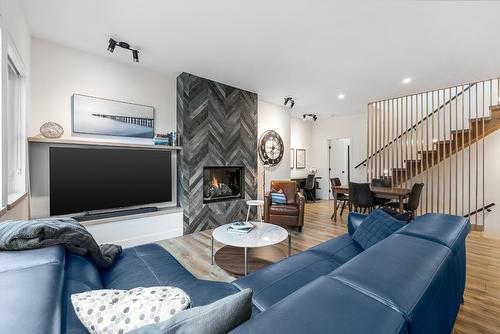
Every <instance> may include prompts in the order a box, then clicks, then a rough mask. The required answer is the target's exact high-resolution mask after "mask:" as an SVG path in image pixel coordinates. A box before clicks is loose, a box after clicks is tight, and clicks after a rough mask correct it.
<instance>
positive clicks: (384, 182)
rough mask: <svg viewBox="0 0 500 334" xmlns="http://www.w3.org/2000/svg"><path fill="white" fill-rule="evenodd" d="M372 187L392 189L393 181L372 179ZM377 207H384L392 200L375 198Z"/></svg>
mask: <svg viewBox="0 0 500 334" xmlns="http://www.w3.org/2000/svg"><path fill="white" fill-rule="evenodd" d="M372 187H383V188H391V187H392V185H391V180H390V179H372ZM374 201H375V206H378V207H382V206H384V205H386V204H387V203H389V202H390V201H391V200H390V199H387V198H381V197H377V196H375V199H374Z"/></svg>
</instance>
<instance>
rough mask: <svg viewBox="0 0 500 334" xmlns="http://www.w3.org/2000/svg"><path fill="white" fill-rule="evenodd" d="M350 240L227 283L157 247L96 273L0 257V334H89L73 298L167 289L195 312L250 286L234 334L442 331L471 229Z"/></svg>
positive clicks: (56, 261)
mask: <svg viewBox="0 0 500 334" xmlns="http://www.w3.org/2000/svg"><path fill="white" fill-rule="evenodd" d="M363 218H364V216H363V215H360V214H356V213H351V214H350V216H349V224H348V227H349V233H346V234H345V235H342V236H339V237H337V238H334V239H331V240H329V241H327V242H325V243H323V244H320V245H318V246H316V247H313V248H311V249H309V250H307V251H305V252H302V253H300V254H297V255H295V256H292V257H290V258H288V259H285V260H283V261H281V262H278V263H276V264H273V265H270V266H268V267H266V268H264V269H261V270H259V271H256V272H254V273H252V274H250V275H249V276H247V277H244V278H240V279H238V280H236V281H234V282H233V283H221V282H212V281H205V280H199V279H197V278H195V277H194V276H193V275H192V274H191V273H189V272H188V271H187V270H186V269H185V268H184V267H182V265H180V263H179V262H177V260H176V259H175V258H174V257H173V256H172V255H170V254H169V253H168V252H167V251H165V250H164V249H163V248H161V247H160V246H158V245H155V244H149V245H144V246H139V247H134V248H129V249H126V250H124V252H123V254H122V256H121V257H120V258H119V259H118V260H117V262H116V264H115V265H113V267H111V268H109V269H107V270H104V271H99V270H98V269H97V268H96V267H95V266H94V265H93V264H92V263H91V262H90V261H89V260H88V259H87V258H85V257H81V256H76V255H72V254H68V253H67V252H65V250H64V249H63V248H62V247H59V246H55V247H50V248H45V249H39V250H30V251H17V252H0V296H1V298H0V326H1V330H0V332H1V333H16V334H21V333H30V334H33V333H43V334H49V333H71V334H77V333H87V331H86V330H85V328H84V327H83V326H82V325H81V323H80V321H79V320H78V319H77V317H76V315H75V313H74V311H73V308H72V306H71V302H70V295H71V294H72V293H77V292H83V291H87V290H92V289H102V288H115V289H130V288H133V287H137V286H154V285H171V286H176V287H180V288H182V289H184V290H185V291H186V292H187V293H188V294H189V295H190V296H191V300H192V305H193V306H198V305H205V304H208V303H211V302H213V301H215V300H217V299H219V298H222V297H224V296H227V295H230V294H233V293H235V292H237V291H239V289H243V288H247V287H249V288H252V289H253V291H254V311H253V314H252V318H251V319H250V320H248V321H247V322H245V323H244V324H242V325H240V326H239V327H238V328H236V329H235V330H233V333H237V334H242V333H256V334H257V333H258V334H264V333H287V334H288V333H308V334H312V333H363V334H365V333H384V334H389V333H426V334H432V333H450V332H451V331H452V328H453V324H454V322H455V318H456V315H457V312H458V310H459V307H460V304H461V302H462V300H463V299H462V298H463V292H464V288H465V238H466V236H467V234H468V232H469V229H470V224H469V222H468V221H467V220H466V219H464V218H461V217H456V216H449V215H436V214H427V215H424V216H421V217H418V218H417V219H416V220H415V221H413V222H412V223H410V224H408V225H406V226H405V227H403V228H402V229H400V230H399V231H397V232H396V233H394V234H393V235H391V236H389V237H388V238H386V239H384V240H383V241H381V242H379V243H378V244H376V245H375V246H373V247H371V248H369V249H367V250H365V251H363V250H362V249H361V248H360V247H359V246H358V245H357V244H356V243H355V242H354V241H352V239H351V236H350V235H351V234H352V233H353V232H354V231H355V229H356V228H357V226H359V224H360V223H361V221H362V220H363Z"/></svg>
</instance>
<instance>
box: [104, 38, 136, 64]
mask: <svg viewBox="0 0 500 334" xmlns="http://www.w3.org/2000/svg"><path fill="white" fill-rule="evenodd" d="M116 46H119V47H121V48H122V49H126V50H130V51H131V52H132V60H133V61H134V63H138V62H139V50H135V49H132V48H131V47H130V44H128V43H127V42H117V41H115V40H114V39H112V38H110V39H109V42H108V51H109V52H111V53H113V51H115V47H116Z"/></svg>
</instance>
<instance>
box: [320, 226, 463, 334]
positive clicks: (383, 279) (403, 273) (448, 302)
mask: <svg viewBox="0 0 500 334" xmlns="http://www.w3.org/2000/svg"><path fill="white" fill-rule="evenodd" d="M452 264H453V261H452V252H451V251H450V249H448V248H447V247H445V246H443V245H441V244H439V243H435V242H432V241H429V240H425V239H420V238H414V237H410V236H406V235H402V234H393V235H391V236H390V237H388V238H387V239H385V240H384V241H383V242H380V243H378V244H377V245H375V246H373V247H371V248H370V249H369V250H366V251H364V252H363V253H361V254H360V255H359V256H357V257H356V258H355V259H353V260H352V261H349V262H348V263H346V264H345V265H343V266H342V267H340V268H338V269H337V270H335V271H334V272H332V273H331V274H329V275H328V276H330V277H331V278H334V279H336V280H339V281H340V282H342V283H344V284H346V285H349V286H351V287H352V288H353V289H356V290H358V291H360V292H362V293H364V294H366V295H367V296H370V297H371V298H374V299H376V300H378V301H380V302H381V303H384V304H386V305H387V306H388V307H391V308H393V309H395V310H399V311H400V312H401V313H402V314H404V315H405V317H406V318H407V320H408V321H409V323H410V328H411V331H412V333H449V332H450V331H451V330H452V328H453V321H454V319H455V316H456V312H457V311H458V305H459V303H457V298H455V297H454V295H459V294H460V293H461V292H460V291H459V287H458V279H457V276H456V275H455V274H453V271H452V270H451V266H452ZM368 273H369V274H368ZM450 319H452V320H453V321H451V327H449V326H450Z"/></svg>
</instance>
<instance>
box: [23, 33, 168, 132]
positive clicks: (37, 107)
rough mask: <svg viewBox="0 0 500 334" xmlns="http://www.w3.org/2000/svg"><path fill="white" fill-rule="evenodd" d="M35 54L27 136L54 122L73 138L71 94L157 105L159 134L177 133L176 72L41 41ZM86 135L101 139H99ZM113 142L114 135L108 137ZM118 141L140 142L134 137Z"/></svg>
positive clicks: (37, 44) (33, 48) (36, 44)
mask: <svg viewBox="0 0 500 334" xmlns="http://www.w3.org/2000/svg"><path fill="white" fill-rule="evenodd" d="M32 51H33V53H32V54H33V57H32V58H33V62H32V68H33V70H32V72H33V73H32V77H33V78H32V91H33V95H32V103H33V106H34V107H33V108H32V110H31V112H30V113H29V114H28V135H29V136H33V135H37V134H38V133H39V128H40V125H42V124H43V123H45V122H48V121H54V122H57V123H59V124H61V125H62V126H63V127H64V131H65V132H64V137H70V136H71V135H72V134H71V96H72V95H73V94H74V93H78V94H85V95H91V96H97V97H103V98H108V99H114V100H119V101H125V102H131V103H138V104H144V105H149V106H153V107H154V108H155V118H156V125H155V127H156V128H155V131H156V132H166V131H175V129H176V97H175V89H176V87H175V86H176V80H175V79H176V75H175V74H171V75H168V74H164V73H158V72H154V71H150V70H147V69H144V68H143V67H138V66H137V65H136V64H134V63H132V62H131V63H130V64H124V63H119V62H115V61H112V60H110V59H108V58H105V57H101V56H98V55H94V54H90V53H86V52H83V51H79V50H75V49H71V48H67V47H64V46H61V45H58V44H54V43H51V42H48V41H44V40H40V39H33V45H32ZM78 136H82V135H80V134H79V135H78ZM85 137H92V138H99V136H95V135H85ZM110 139H112V137H111V138H110V137H106V140H110ZM119 140H120V141H124V140H126V141H141V139H135V138H134V139H131V138H126V139H124V138H121V139H119ZM142 140H144V139H142Z"/></svg>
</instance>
